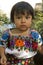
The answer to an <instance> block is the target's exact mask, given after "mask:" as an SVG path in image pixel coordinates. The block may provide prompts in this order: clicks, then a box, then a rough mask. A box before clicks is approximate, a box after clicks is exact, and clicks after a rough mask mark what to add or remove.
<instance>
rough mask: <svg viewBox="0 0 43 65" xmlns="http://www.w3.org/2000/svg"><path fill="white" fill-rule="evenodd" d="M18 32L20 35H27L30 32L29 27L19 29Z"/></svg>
mask: <svg viewBox="0 0 43 65" xmlns="http://www.w3.org/2000/svg"><path fill="white" fill-rule="evenodd" d="M18 33H19V34H20V35H28V34H30V28H29V29H28V30H25V31H21V30H19V31H18Z"/></svg>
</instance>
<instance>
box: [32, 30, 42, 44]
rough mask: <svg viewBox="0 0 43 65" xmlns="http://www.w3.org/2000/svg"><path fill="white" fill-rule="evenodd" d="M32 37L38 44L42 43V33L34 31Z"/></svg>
mask: <svg viewBox="0 0 43 65" xmlns="http://www.w3.org/2000/svg"><path fill="white" fill-rule="evenodd" d="M31 34H32V38H33V39H34V40H35V41H36V42H37V43H38V45H42V38H41V35H40V34H39V33H38V32H37V31H32V33H31Z"/></svg>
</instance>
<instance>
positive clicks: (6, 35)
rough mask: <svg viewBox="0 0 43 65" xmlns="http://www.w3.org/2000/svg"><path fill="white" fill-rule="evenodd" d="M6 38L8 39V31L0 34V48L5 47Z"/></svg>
mask: <svg viewBox="0 0 43 65" xmlns="http://www.w3.org/2000/svg"><path fill="white" fill-rule="evenodd" d="M8 37H9V33H8V31H4V32H3V34H2V37H1V38H0V46H6V42H7V40H8Z"/></svg>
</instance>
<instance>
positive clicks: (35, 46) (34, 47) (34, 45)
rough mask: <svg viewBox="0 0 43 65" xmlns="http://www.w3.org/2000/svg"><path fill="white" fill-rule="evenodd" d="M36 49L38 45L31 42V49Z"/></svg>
mask: <svg viewBox="0 0 43 65" xmlns="http://www.w3.org/2000/svg"><path fill="white" fill-rule="evenodd" d="M37 47H38V43H37V42H33V43H32V48H33V50H34V51H35V50H37Z"/></svg>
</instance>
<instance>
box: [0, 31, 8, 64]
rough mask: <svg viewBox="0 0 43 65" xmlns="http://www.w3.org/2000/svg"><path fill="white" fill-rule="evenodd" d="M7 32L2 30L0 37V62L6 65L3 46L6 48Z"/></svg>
mask: <svg viewBox="0 0 43 65" xmlns="http://www.w3.org/2000/svg"><path fill="white" fill-rule="evenodd" d="M8 36H9V34H8V32H7V31H6V32H4V33H3V35H2V37H1V39H0V56H1V64H2V65H3V64H4V65H6V56H5V48H6V41H7V39H8Z"/></svg>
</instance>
